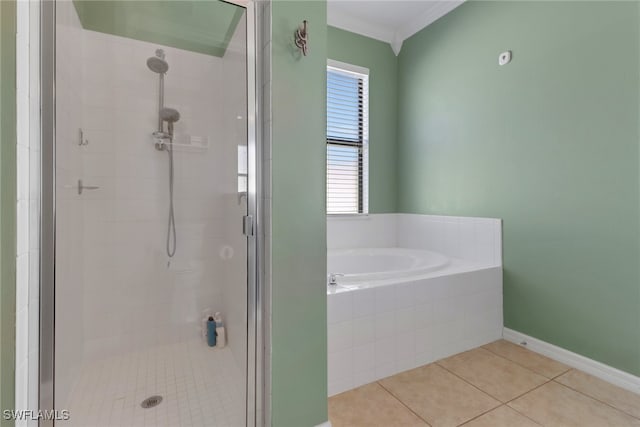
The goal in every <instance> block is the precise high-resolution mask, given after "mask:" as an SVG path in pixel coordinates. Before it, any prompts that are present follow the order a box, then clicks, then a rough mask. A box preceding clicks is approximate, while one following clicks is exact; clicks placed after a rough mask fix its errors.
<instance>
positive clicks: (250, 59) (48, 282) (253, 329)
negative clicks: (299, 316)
mask: <svg viewBox="0 0 640 427" xmlns="http://www.w3.org/2000/svg"><path fill="white" fill-rule="evenodd" d="M222 1H225V2H227V3H231V4H234V5H236V6H239V7H243V8H244V9H245V11H246V12H245V13H246V23H247V25H246V42H247V46H246V47H247V49H246V55H247V167H248V169H247V172H248V177H247V213H246V214H247V216H248V219H249V220H251V222H252V231H251V232H250V233H249V234H248V235H247V361H246V362H247V366H246V367H245V369H246V379H247V383H246V396H245V397H246V402H245V407H246V425H247V426H248V427H253V426H262V425H264V424H265V415H264V414H265V399H266V398H267V396H268V393H266V392H265V390H264V387H265V374H266V373H265V365H264V357H265V355H264V349H265V342H264V340H265V333H264V328H265V326H266V323H265V322H264V313H265V311H266V310H265V304H266V298H265V292H264V284H263V280H262V276H261V275H260V274H259V271H261V267H262V255H261V253H262V251H261V247H262V246H261V245H262V241H261V240H262V239H261V233H260V230H261V229H262V224H263V222H262V219H261V218H262V217H261V215H262V204H263V200H262V197H261V196H262V194H261V193H260V194H259V192H261V191H262V188H263V183H262V179H261V177H262V168H261V166H262V158H263V153H262V147H261V144H260V143H259V136H260V132H259V129H258V124H261V123H262V120H261V118H260V115H261V114H262V111H260V109H259V108H258V103H257V100H258V99H257V91H256V88H258V87H260V86H259V85H258V81H259V80H260V79H261V78H262V76H261V74H260V70H261V67H257V53H256V45H257V37H258V34H259V33H260V32H259V27H258V26H259V25H260V20H259V19H257V16H256V7H257V5H256V4H255V2H254V0H222ZM39 30H40V55H39V57H40V64H39V66H40V70H39V72H40V107H41V108H40V119H41V122H40V123H41V124H40V126H41V129H40V133H41V135H40V136H41V141H42V146H41V152H40V156H41V157H40V172H41V174H40V180H41V182H40V184H41V187H40V207H41V209H40V313H39V314H40V331H39V333H40V340H39V349H38V351H39V372H38V376H39V390H38V401H39V405H38V406H39V408H38V409H40V410H53V409H54V408H55V406H54V405H55V396H54V384H55V268H56V251H55V242H56V236H55V232H56V179H55V178H56V174H55V172H56V116H55V111H56V98H55V87H56V0H41V2H40V25H39ZM241 225H242V221H241V218H238V232H242V228H241ZM57 409H58V410H61V409H66V408H57ZM70 415H71V416H72V417H73V414H70ZM38 425H40V426H53V425H54V421H53V420H39V421H38Z"/></svg>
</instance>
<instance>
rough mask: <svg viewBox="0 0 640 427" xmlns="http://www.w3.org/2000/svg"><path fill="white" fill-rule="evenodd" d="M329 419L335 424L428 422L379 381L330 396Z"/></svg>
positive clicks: (402, 426)
mask: <svg viewBox="0 0 640 427" xmlns="http://www.w3.org/2000/svg"><path fill="white" fill-rule="evenodd" d="M329 420H330V421H331V425H332V426H333V427H358V426H362V427H376V426H379V427H390V426H398V427H414V426H415V427H424V426H427V424H426V423H425V422H424V421H423V420H421V419H420V418H419V417H417V416H416V415H415V414H414V413H412V412H411V411H410V410H409V409H407V408H406V407H405V406H404V405H403V404H402V403H400V402H399V401H398V400H397V399H396V398H394V397H393V396H392V395H391V394H390V393H388V392H387V391H386V390H385V389H384V388H382V387H381V386H380V385H379V384H377V383H373V384H367V385H365V386H362V387H359V388H357V389H355V390H350V391H347V392H344V393H341V394H338V395H336V396H333V397H330V398H329Z"/></svg>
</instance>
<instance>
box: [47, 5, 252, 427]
mask: <svg viewBox="0 0 640 427" xmlns="http://www.w3.org/2000/svg"><path fill="white" fill-rule="evenodd" d="M42 8H43V10H42V15H41V43H42V50H41V52H42V56H41V70H42V76H41V97H42V100H43V101H42V111H43V114H42V127H43V132H42V138H43V140H42V147H43V149H42V184H43V188H42V223H41V227H42V229H41V236H42V237H41V251H42V252H41V296H40V298H41V302H42V304H41V331H40V334H41V340H40V405H41V408H42V409H47V408H55V409H57V410H62V409H65V410H68V411H69V419H68V420H60V421H56V422H55V424H56V425H58V424H59V425H65V426H67V425H68V426H83V427H85V426H100V427H101V426H162V425H166V426H178V425H180V426H187V425H193V426H200V425H201V426H218V425H219V426H245V425H251V426H253V425H256V424H260V423H261V422H260V420H259V419H257V417H259V416H258V415H256V414H257V413H259V412H260V397H261V396H260V392H261V384H262V383H261V375H262V374H261V372H260V370H259V368H256V367H259V366H261V364H260V363H259V360H257V351H258V349H259V346H257V345H256V342H258V340H259V336H258V335H259V329H260V325H261V323H260V319H259V317H258V313H259V312H260V310H259V309H258V301H257V299H258V297H259V293H258V289H259V286H258V280H257V274H256V271H257V268H256V266H257V263H258V251H257V248H258V242H257V240H258V234H257V225H258V224H257V222H256V220H255V218H257V217H258V216H257V214H258V204H257V200H258V194H257V188H258V179H257V177H258V173H257V172H258V171H257V164H259V163H260V162H259V161H257V159H259V155H260V153H259V148H258V147H257V144H256V139H255V134H256V133H255V129H254V123H255V118H254V117H255V114H256V111H255V57H254V49H253V46H254V43H255V40H254V34H255V29H254V11H253V6H252V4H235V3H234V2H222V1H207V2H202V1H161V2H149V1H110V2H101V1H91V0H86V1H83V0H73V1H55V2H43V3H42ZM214 317H216V319H217V320H218V322H217V324H215V325H214V323H213V322H211V319H213V318H214ZM220 317H221V318H222V322H220V321H219V319H220ZM54 325H55V326H54ZM210 328H211V329H210ZM213 328H215V329H213ZM214 330H215V331H216V332H217V342H216V346H214V347H212V346H210V344H211V342H209V343H208V342H207V333H208V332H209V333H211V332H212V331H214Z"/></svg>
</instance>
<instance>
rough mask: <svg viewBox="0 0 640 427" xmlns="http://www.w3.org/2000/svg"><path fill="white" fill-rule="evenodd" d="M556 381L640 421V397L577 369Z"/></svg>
mask: <svg viewBox="0 0 640 427" xmlns="http://www.w3.org/2000/svg"><path fill="white" fill-rule="evenodd" d="M556 381H557V382H559V383H561V384H564V385H566V386H568V387H571V388H572V389H574V390H578V391H579V392H581V393H584V394H587V395H589V396H591V397H593V398H594V399H597V400H599V401H601V402H605V403H608V404H609V405H611V406H613V407H614V408H618V409H620V410H621V411H624V412H626V413H627V414H629V415H633V416H634V417H636V418H639V419H640V395H638V394H635V393H632V392H630V391H627V390H625V389H622V388H620V387H617V386H615V385H613V384H610V383H608V382H606V381H603V380H601V379H599V378H596V377H594V376H591V375H589V374H586V373H584V372H582V371H577V370H575V369H572V370H570V371H569V372H567V373H566V374H564V375H561V376H560V377H558V378H556Z"/></svg>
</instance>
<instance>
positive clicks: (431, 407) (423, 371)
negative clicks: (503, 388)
mask: <svg viewBox="0 0 640 427" xmlns="http://www.w3.org/2000/svg"><path fill="white" fill-rule="evenodd" d="M380 384H382V386H383V387H384V388H386V389H387V390H389V391H390V392H391V393H392V394H393V395H394V396H395V397H397V398H398V399H400V400H401V401H402V403H404V404H405V405H407V406H408V407H409V408H411V410H412V411H413V412H415V413H416V414H418V415H420V417H422V419H424V420H426V421H427V422H428V423H429V424H430V425H432V426H434V427H448V426H457V425H460V424H462V423H463V422H465V421H467V420H470V419H471V418H474V417H477V416H478V415H480V414H482V413H484V412H487V411H489V410H491V409H493V408H495V407H497V406H499V405H500V402H498V401H497V400H495V399H493V398H492V397H491V396H488V395H487V394H485V393H483V392H481V391H480V390H478V389H476V388H475V387H473V386H471V385H470V384H467V383H466V382H464V381H462V380H461V379H460V378H458V377H456V376H455V375H453V374H451V373H450V372H447V371H446V370H445V369H443V368H441V367H440V366H438V365H435V364H431V365H426V366H421V367H419V368H416V369H412V370H411V371H407V372H402V373H400V374H397V375H394V376H392V377H389V378H385V379H384V380H382V381H380Z"/></svg>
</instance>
